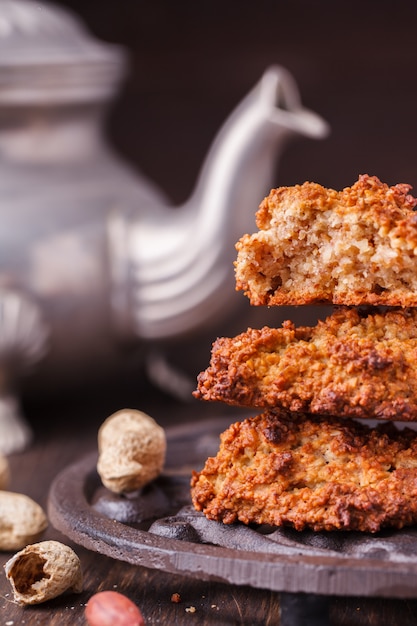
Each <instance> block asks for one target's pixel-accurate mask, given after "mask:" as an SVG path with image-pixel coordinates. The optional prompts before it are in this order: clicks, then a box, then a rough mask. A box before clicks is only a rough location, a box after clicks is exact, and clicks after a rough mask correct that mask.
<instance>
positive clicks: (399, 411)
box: [194, 307, 417, 421]
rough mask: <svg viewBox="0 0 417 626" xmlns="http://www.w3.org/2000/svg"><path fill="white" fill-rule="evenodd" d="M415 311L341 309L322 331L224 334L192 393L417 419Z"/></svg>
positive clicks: (244, 402) (253, 403) (286, 327)
mask: <svg viewBox="0 0 417 626" xmlns="http://www.w3.org/2000/svg"><path fill="white" fill-rule="evenodd" d="M416 362H417V310H416V309H405V310H402V309H399V310H389V311H385V310H384V311H378V309H375V308H374V307H370V308H369V309H368V310H367V311H366V312H364V311H362V312H361V311H360V310H358V309H355V308H353V309H351V308H348V307H343V308H340V309H339V308H337V309H336V310H335V311H334V312H333V313H332V314H331V315H330V316H329V317H327V318H326V319H325V320H324V321H319V322H318V324H317V325H316V326H312V327H310V326H300V327H296V326H294V324H293V323H292V322H290V321H286V322H284V323H283V325H282V327H281V328H276V329H275V328H269V327H264V328H261V329H248V330H247V331H246V332H244V333H241V334H240V335H238V336H236V337H234V338H228V337H221V338H219V339H217V340H216V341H215V342H214V344H213V348H212V354H211V360H210V364H209V367H208V368H207V369H206V370H205V371H203V372H201V373H200V374H199V376H198V379H197V389H196V391H195V392H194V396H195V397H196V398H199V399H203V400H210V401H219V402H225V403H227V404H231V405H235V406H248V407H261V408H274V407H284V408H287V409H289V410H291V411H305V412H308V413H313V414H325V415H335V416H338V417H356V418H371V419H384V420H403V421H417V369H416Z"/></svg>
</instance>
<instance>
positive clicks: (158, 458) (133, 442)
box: [97, 409, 166, 493]
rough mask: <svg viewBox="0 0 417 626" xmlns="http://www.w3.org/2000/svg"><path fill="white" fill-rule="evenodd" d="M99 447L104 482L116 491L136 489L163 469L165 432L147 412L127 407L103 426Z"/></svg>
mask: <svg viewBox="0 0 417 626" xmlns="http://www.w3.org/2000/svg"><path fill="white" fill-rule="evenodd" d="M98 449H99V459H98V463H97V471H98V473H99V475H100V477H101V480H102V482H103V485H104V486H105V487H107V488H108V489H110V490H111V491H113V492H115V493H122V492H129V491H136V490H137V489H140V488H142V487H143V486H144V485H146V484H148V483H150V482H151V481H152V480H154V479H155V478H156V477H157V476H158V475H159V474H160V473H161V471H162V469H163V466H164V463H165V453H166V437H165V431H164V429H163V428H162V427H161V426H159V424H157V423H156V421H155V420H154V419H153V418H152V417H150V416H149V415H147V414H146V413H143V412H142V411H137V410H135V409H123V410H121V411H117V412H116V413H114V414H113V415H111V416H110V417H108V418H107V419H106V420H105V422H103V424H102V425H101V427H100V430H99V432H98Z"/></svg>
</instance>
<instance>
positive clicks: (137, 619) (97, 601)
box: [85, 591, 145, 626]
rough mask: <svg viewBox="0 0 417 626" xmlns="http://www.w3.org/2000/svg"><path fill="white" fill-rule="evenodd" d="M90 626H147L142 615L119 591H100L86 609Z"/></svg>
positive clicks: (91, 599)
mask: <svg viewBox="0 0 417 626" xmlns="http://www.w3.org/2000/svg"><path fill="white" fill-rule="evenodd" d="M85 617H86V619H87V622H88V624H89V626H145V620H144V619H143V616H142V613H141V612H140V610H139V609H138V607H137V606H136V604H134V603H133V602H132V601H131V600H129V598H127V597H126V596H125V595H123V594H122V593H119V592H117V591H100V592H98V593H96V594H94V596H92V597H91V598H90V600H89V601H88V602H87V605H86V607H85Z"/></svg>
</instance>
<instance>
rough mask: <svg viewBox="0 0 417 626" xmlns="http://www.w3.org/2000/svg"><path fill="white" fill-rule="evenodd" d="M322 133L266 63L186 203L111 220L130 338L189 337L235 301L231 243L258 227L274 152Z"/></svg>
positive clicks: (282, 73) (289, 81) (280, 72)
mask: <svg viewBox="0 0 417 626" xmlns="http://www.w3.org/2000/svg"><path fill="white" fill-rule="evenodd" d="M328 132H329V127H328V125H327V123H326V122H325V121H324V120H323V119H322V118H321V117H320V116H318V115H317V114H315V113H313V112H312V111H309V110H308V109H306V108H304V107H303V106H302V104H301V102H300V97H299V93H298V89H297V86H296V84H295V82H294V80H293V78H292V77H291V75H290V74H289V73H288V72H287V71H286V70H284V69H283V68H281V67H271V68H270V69H268V70H267V71H266V72H265V73H264V75H263V76H262V78H261V80H260V81H259V83H258V84H257V85H256V86H255V87H254V89H253V90H252V91H251V92H250V93H249V94H248V95H247V96H246V98H244V100H243V101H242V102H241V103H240V104H239V105H238V107H237V108H236V109H235V111H234V112H233V113H232V114H231V116H230V117H229V118H228V120H227V121H226V123H225V124H224V126H223V127H222V128H221V130H220V132H219V133H218V135H217V137H216V138H215V140H214V142H213V145H212V146H211V148H210V150H209V153H208V155H207V158H206V160H205V162H204V164H203V168H202V170H201V174H200V176H199V179H198V181H197V184H196V186H195V189H194V192H193V194H192V195H191V197H190V199H189V201H188V202H187V203H186V204H185V205H184V206H182V207H177V208H176V209H175V210H172V209H171V210H170V209H169V207H167V208H165V209H163V210H161V211H152V212H149V214H148V215H145V216H143V215H141V216H140V217H138V218H137V219H133V221H131V222H130V223H127V222H126V221H124V222H123V219H121V218H120V216H116V220H115V222H114V223H113V225H111V229H110V234H111V243H112V244H113V253H114V254H113V255H112V256H113V258H114V259H118V260H119V261H118V263H117V267H119V268H120V267H121V266H124V267H125V271H124V276H125V279H124V281H123V282H122V283H121V282H120V271H119V272H118V277H119V284H118V292H119V293H120V292H121V291H124V292H125V294H127V295H126V297H125V301H126V302H129V303H130V305H129V320H130V325H131V326H132V328H133V332H134V334H136V335H137V336H140V337H142V338H146V339H164V338H168V337H173V336H177V335H181V334H184V333H186V334H189V333H191V332H195V331H196V330H198V329H200V328H203V327H205V326H208V325H209V324H214V323H216V322H217V321H218V320H219V318H221V317H224V316H225V315H229V314H230V311H231V309H232V308H234V307H236V306H237V303H238V302H239V300H236V298H233V294H234V274H233V261H234V256H235V248H234V247H235V243H236V241H237V240H238V239H239V238H240V237H241V236H242V235H243V234H244V233H245V232H248V231H249V230H250V229H253V227H254V219H255V212H256V209H257V207H258V205H259V203H260V201H261V199H262V198H263V197H264V196H265V195H267V193H269V190H270V188H271V186H272V185H273V179H274V174H275V170H276V162H277V158H278V157H279V156H280V153H281V152H282V150H283V148H284V147H285V145H286V143H287V141H289V140H290V139H291V138H292V137H294V136H297V135H298V136H302V137H308V138H312V139H321V138H324V137H326V136H327V134H328ZM119 301H120V298H119ZM124 322H125V323H126V316H125V319H124Z"/></svg>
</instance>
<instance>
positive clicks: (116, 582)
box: [0, 388, 417, 626]
mask: <svg viewBox="0 0 417 626" xmlns="http://www.w3.org/2000/svg"><path fill="white" fill-rule="evenodd" d="M108 391H109V390H108ZM109 393H110V392H109ZM134 401H135V394H134V393H133V394H132V395H131V396H130V394H129V393H127V394H125V393H124V392H121V393H120V397H117V394H116V395H113V396H112V398H111V400H109V399H108V396H106V394H104V393H103V392H102V393H98V392H97V393H96V394H93V396H92V397H87V398H86V397H82V396H80V397H78V396H76V395H75V396H74V398H73V399H72V401H71V399H68V398H67V399H61V400H60V401H59V402H58V401H48V402H47V403H46V404H43V403H40V402H34V403H32V404H31V405H30V406H29V408H28V411H29V416H30V421H31V423H32V425H33V427H34V429H35V440H34V443H33V445H32V446H31V447H30V449H29V450H27V451H26V452H24V453H19V454H14V455H12V456H10V457H9V460H10V465H11V470H12V481H11V485H10V488H11V489H12V490H14V491H18V492H21V493H25V494H27V495H29V496H30V497H32V498H33V499H35V500H36V501H37V502H39V503H40V504H41V505H42V506H43V507H45V508H46V507H47V500H48V491H49V487H50V484H51V482H52V480H53V479H54V477H55V476H56V475H57V473H58V472H59V471H60V470H61V469H64V468H65V467H67V466H68V464H70V463H72V462H74V461H76V460H78V459H79V458H80V457H82V456H83V455H84V454H87V453H88V452H91V451H94V450H96V434H97V429H98V427H99V425H100V424H101V422H102V421H103V420H104V419H105V418H106V417H107V416H108V415H109V414H110V413H111V412H113V411H114V410H115V409H117V408H124V407H126V406H133V403H134ZM135 406H136V408H139V409H141V410H145V411H147V412H148V413H149V414H151V415H153V416H154V417H155V419H157V420H158V422H159V423H161V424H163V425H164V426H166V427H167V426H170V425H173V424H178V423H183V422H190V423H191V421H192V420H196V419H202V418H203V417H204V416H206V417H207V416H209V415H212V414H213V413H215V412H216V411H218V410H219V409H218V408H216V407H215V406H214V405H213V406H207V405H206V404H205V403H193V402H192V403H190V404H182V403H180V402H178V401H177V400H174V399H172V398H170V397H168V396H166V395H165V394H163V393H161V392H159V391H156V390H155V389H153V388H150V389H149V392H147V393H143V391H141V392H140V393H138V394H136V404H135ZM222 412H223V413H224V410H223V409H222ZM43 539H57V540H59V541H62V542H64V543H66V544H67V545H71V547H73V548H74V550H75V551H76V553H77V554H78V555H79V557H80V560H81V564H82V569H83V574H84V589H83V592H82V593H81V594H79V595H69V596H62V597H60V598H57V599H55V600H53V601H50V602H47V603H45V604H43V605H38V606H34V607H24V608H22V607H20V606H18V605H16V604H15V603H14V602H13V594H12V590H11V587H10V584H9V582H8V581H7V579H6V577H5V575H4V574H2V575H1V576H0V597H1V600H0V624H1V625H2V626H6V625H7V626H11V625H13V626H16V625H18V624H25V625H26V626H29V625H35V624H36V625H41V624H44V625H48V626H52V625H58V624H59V626H66V625H68V626H70V625H71V626H77V625H82V624H86V621H85V618H84V609H85V604H86V602H87V601H88V599H89V598H90V596H91V595H93V594H94V593H95V592H97V591H100V590H105V589H115V590H118V591H120V592H122V593H124V594H126V595H127V596H128V597H130V598H131V599H132V600H133V601H134V602H135V603H136V604H137V605H138V606H139V607H140V609H141V611H142V613H143V615H144V618H145V623H146V624H169V625H170V626H174V625H179V626H182V625H187V626H194V625H197V624H198V625H199V626H200V625H203V624H213V625H216V626H220V625H222V626H223V625H224V626H226V625H227V626H231V625H240V624H241V625H245V626H256V625H259V626H267V625H269V626H272V625H279V624H282V625H284V624H285V625H288V624H291V626H297V625H298V624H307V623H308V624H309V626H314V625H315V624H317V625H319V624H320V626H325V625H326V624H331V625H333V624H334V625H337V626H344V625H346V626H356V625H358V626H359V625H361V626H362V625H368V624H369V625H371V624H372V625H375V626H396V625H400V624H401V626H411V625H414V624H417V601H414V600H402V599H400V600H398V599H396V600H393V599H389V598H386V599H385V598H382V599H381V598H377V599H372V598H341V597H331V598H324V602H321V600H323V598H319V599H317V598H311V597H303V596H299V595H298V596H291V595H290V594H284V595H282V596H281V595H280V594H279V593H278V592H272V591H269V590H262V589H254V588H249V587H240V586H234V585H228V584H220V583H218V582H207V581H200V580H196V579H191V578H189V577H186V576H180V575H172V574H167V573H164V572H163V571H159V570H150V569H145V568H142V567H137V566H133V565H130V564H127V563H124V562H120V561H115V560H113V559H110V558H108V557H105V556H103V555H100V554H97V553H95V552H91V551H89V550H86V549H84V548H81V547H79V546H78V545H74V544H73V543H72V542H71V541H69V540H68V539H67V538H66V537H64V536H62V535H61V534H60V533H59V532H58V531H57V530H56V529H54V528H53V527H52V525H50V526H49V528H48V529H47V531H46V532H45V534H44V536H43ZM10 557H11V553H3V554H1V555H0V562H1V566H3V565H4V563H6V561H7V560H8V559H9V558H10ZM174 593H179V594H180V596H181V602H180V603H174V602H172V600H171V596H172V594H174ZM293 601H294V602H293ZM280 607H282V609H281V608H280ZM281 610H282V618H281ZM297 611H298V614H297ZM300 612H301V614H299V613H300Z"/></svg>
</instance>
